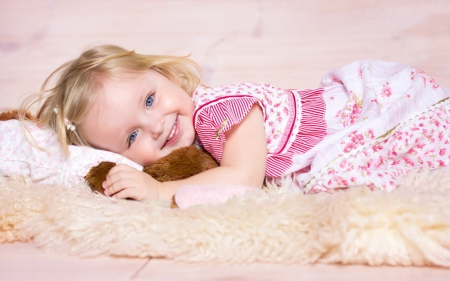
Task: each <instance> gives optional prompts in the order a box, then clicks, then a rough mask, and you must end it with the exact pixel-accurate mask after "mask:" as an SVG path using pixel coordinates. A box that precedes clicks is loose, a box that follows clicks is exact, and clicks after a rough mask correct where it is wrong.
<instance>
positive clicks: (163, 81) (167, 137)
mask: <svg viewBox="0 0 450 281" xmlns="http://www.w3.org/2000/svg"><path fill="white" fill-rule="evenodd" d="M193 111H194V104H193V102H192V100H191V98H190V97H189V95H188V94H187V93H186V92H185V91H184V90H183V89H182V88H181V87H180V86H179V85H178V84H176V83H174V82H172V81H171V80H169V79H168V78H166V77H165V76H164V75H162V74H160V73H159V72H157V71H154V70H148V71H145V72H143V73H137V74H136V73H126V74H123V75H121V76H120V77H112V78H109V79H105V82H104V84H103V89H102V90H101V91H100V92H99V94H98V96H97V97H96V99H95V100H94V102H93V105H92V107H91V108H90V109H89V111H88V113H87V115H86V118H85V120H84V121H83V122H82V124H81V126H80V130H82V131H83V134H84V135H85V136H86V139H87V140H88V142H89V143H90V144H91V145H92V146H93V147H96V148H99V149H105V150H109V151H112V152H115V153H119V154H121V155H123V156H125V157H127V158H129V159H131V160H133V161H135V162H137V163H139V164H141V165H150V164H153V163H155V162H156V160H158V159H159V158H161V157H163V156H166V155H167V154H169V153H170V152H172V151H173V150H175V149H177V148H180V147H183V146H189V145H191V144H192V143H193V142H194V138H195V131H194V127H193V125H192V115H193Z"/></svg>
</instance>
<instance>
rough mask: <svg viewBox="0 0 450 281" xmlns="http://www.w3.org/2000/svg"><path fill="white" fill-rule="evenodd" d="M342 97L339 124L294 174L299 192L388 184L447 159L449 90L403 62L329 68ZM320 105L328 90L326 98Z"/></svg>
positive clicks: (325, 84)
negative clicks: (306, 165)
mask: <svg viewBox="0 0 450 281" xmlns="http://www.w3.org/2000/svg"><path fill="white" fill-rule="evenodd" d="M333 83H340V84H342V85H343V86H344V87H343V89H344V90H345V91H346V94H347V95H348V97H349V98H348V102H347V103H346V104H345V106H344V107H342V109H341V110H339V111H338V113H337V115H338V116H336V117H339V118H341V119H340V120H341V122H342V124H343V125H344V126H345V129H344V130H342V131H340V132H338V133H335V134H330V135H329V136H327V137H326V138H325V139H324V141H323V142H322V143H321V144H320V145H318V146H317V148H316V149H317V151H316V152H317V153H316V154H315V156H314V159H313V161H312V165H311V169H310V170H309V171H307V172H302V173H297V174H296V179H297V181H298V182H300V184H301V186H302V188H303V189H304V191H305V192H318V191H330V190H332V189H335V188H341V187H351V186H359V185H368V186H370V187H372V188H374V189H382V190H388V191H389V190H392V189H394V188H395V187H396V186H397V185H398V184H399V183H400V182H401V181H402V180H403V179H404V178H405V177H406V176H407V174H408V173H409V172H411V171H418V170H422V169H435V168H438V167H444V166H449V165H450V128H449V126H450V105H449V103H450V99H448V98H449V97H450V93H449V91H448V90H446V89H445V88H443V87H442V86H440V85H439V84H438V83H437V82H436V81H435V80H434V79H433V78H431V77H430V76H428V75H427V74H426V73H425V72H423V71H421V70H418V69H415V68H412V67H410V66H407V65H402V64H394V63H386V62H379V61H358V62H355V63H353V64H351V65H348V66H346V67H344V68H340V69H337V70H335V71H332V72H330V73H329V74H328V75H326V76H325V77H324V78H323V80H322V86H323V87H325V88H326V87H328V86H329V85H332V84H333ZM326 98H327V99H329V100H327V101H325V102H326V103H327V106H329V105H332V103H333V96H328V97H326Z"/></svg>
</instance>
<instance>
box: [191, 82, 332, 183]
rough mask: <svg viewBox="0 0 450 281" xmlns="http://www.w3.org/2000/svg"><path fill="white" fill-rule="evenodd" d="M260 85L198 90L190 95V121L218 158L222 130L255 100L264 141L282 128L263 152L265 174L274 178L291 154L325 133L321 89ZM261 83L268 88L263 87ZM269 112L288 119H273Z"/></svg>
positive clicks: (240, 117) (239, 118)
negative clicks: (192, 108) (197, 96)
mask: <svg viewBox="0 0 450 281" xmlns="http://www.w3.org/2000/svg"><path fill="white" fill-rule="evenodd" d="M238 85H239V84H238ZM246 85H247V84H246ZM261 85H262V84H257V86H258V88H254V89H253V88H251V87H247V88H248V90H245V91H243V90H242V89H247V88H245V87H240V88H239V91H230V86H227V87H226V88H224V89H226V93H224V92H220V91H218V90H217V88H215V89H210V90H209V89H206V90H204V91H206V93H205V92H203V93H202V94H201V95H202V96H201V97H202V99H197V100H196V99H195V98H194V102H196V103H197V106H196V110H195V112H194V125H195V130H196V132H197V136H198V139H199V140H200V142H201V144H202V145H203V147H204V148H205V149H206V150H207V151H208V152H209V153H211V155H212V156H213V157H214V158H215V159H216V160H217V161H218V162H220V161H221V159H222V155H223V144H224V142H225V135H224V133H225V132H226V131H228V130H229V129H230V128H231V127H232V126H233V125H235V124H238V123H240V122H241V121H242V120H243V119H244V118H245V116H246V115H247V114H248V112H249V111H250V109H251V108H252V106H253V105H254V104H255V103H258V104H259V105H260V106H261V108H262V109H263V113H264V123H265V131H266V135H267V142H268V144H269V143H270V142H271V141H274V140H273V139H272V138H273V137H274V136H273V135H272V134H271V133H270V132H275V131H280V130H281V131H282V137H278V139H277V141H278V142H280V141H282V143H277V145H276V146H275V147H276V149H272V151H270V149H269V148H268V154H267V166H266V176H268V177H272V178H276V177H280V176H283V175H284V174H285V171H286V170H287V169H288V168H289V167H291V165H292V157H293V156H294V155H296V154H301V153H304V152H306V151H308V150H309V149H311V148H312V147H313V146H314V145H316V144H317V143H318V142H320V141H321V140H322V139H323V137H324V136H325V133H326V123H325V120H324V114H325V103H324V101H323V98H322V92H323V89H322V88H318V89H314V90H281V89H280V91H274V90H273V87H272V86H270V85H267V84H264V85H263V86H261ZM247 86H248V85H247ZM261 87H268V88H269V87H271V88H269V90H267V91H264V88H263V89H261ZM268 93H270V94H272V93H273V95H274V96H275V95H276V96H277V99H275V97H274V99H273V100H271V96H270V95H268ZM194 95H195V94H194ZM205 96H207V97H208V98H205ZM280 96H281V101H282V102H281V104H283V105H286V108H284V111H283V110H282V109H281V108H279V107H280ZM200 100H201V101H200ZM272 114H273V115H277V116H278V117H279V118H282V119H289V121H287V120H285V122H279V123H277V122H273V116H272ZM271 120H272V121H271ZM291 120H293V121H292V122H291ZM274 124H278V126H276V125H274ZM279 124H284V128H279V126H280V125H279Z"/></svg>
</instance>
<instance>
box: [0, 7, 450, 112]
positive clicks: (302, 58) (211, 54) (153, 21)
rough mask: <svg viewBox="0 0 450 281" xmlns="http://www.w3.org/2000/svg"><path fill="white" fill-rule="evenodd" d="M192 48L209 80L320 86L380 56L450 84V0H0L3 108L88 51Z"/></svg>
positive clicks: (213, 82)
mask: <svg viewBox="0 0 450 281" xmlns="http://www.w3.org/2000/svg"><path fill="white" fill-rule="evenodd" d="M103 43H112V44H119V45H122V46H123V47H126V48H128V49H135V50H136V51H138V52H143V53H153V54H173V55H187V54H191V55H192V58H193V59H195V60H196V61H197V62H198V63H200V65H201V66H202V67H203V69H204V71H205V74H206V81H205V82H206V83H207V84H208V85H211V86H217V85H220V84H223V83H230V82H239V81H248V82H252V81H262V82H268V83H272V84H274V85H276V86H280V87H289V88H294V87H296V88H311V87H316V86H317V85H318V83H319V81H320V79H321V77H322V76H323V75H324V74H325V73H326V72H328V71H329V70H331V69H333V68H336V67H340V66H343V65H345V64H347V63H350V62H351V61H353V60H357V59H363V58H373V59H381V60H388V61H398V62H403V63H408V64H412V65H414V66H416V67H418V68H420V69H422V70H425V71H426V72H428V73H429V74H430V75H432V76H433V77H435V78H436V80H437V81H438V82H440V84H441V85H443V86H445V87H447V88H450V66H449V64H450V1H449V0H427V1H425V0H280V1H277V0H228V1H225V0H224V1H219V0H184V1H183V0H41V1H37V0H20V1H15V0H0V110H4V109H7V108H12V107H15V106H16V105H17V103H18V101H19V99H20V97H21V96H22V95H24V94H27V93H30V92H35V91H37V90H39V87H40V84H41V83H42V82H43V81H44V79H45V78H46V76H47V75H48V74H50V72H51V71H52V70H53V69H55V68H56V67H57V66H59V65H60V64H62V63H63V62H65V61H67V60H69V59H72V58H74V57H76V56H77V55H78V54H79V53H80V52H81V51H83V50H84V49H86V48H88V47H90V46H93V45H98V44H103Z"/></svg>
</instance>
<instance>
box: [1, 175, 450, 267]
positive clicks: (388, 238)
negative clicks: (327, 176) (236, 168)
mask: <svg viewBox="0 0 450 281" xmlns="http://www.w3.org/2000/svg"><path fill="white" fill-rule="evenodd" d="M286 185H287V184H286ZM13 241H21V242H29V243H33V244H35V245H37V246H39V247H42V248H44V249H47V250H51V251H54V252H55V251H56V252H60V253H68V254H74V255H79V256H87V257H95V256H102V255H112V256H132V257H149V256H151V257H166V258H171V259H179V260H185V261H219V262H231V263H252V262H270V263H286V264H288V263H303V264H305V263H343V264H369V265H383V264H385V265H416V266H421V265H436V266H445V267H450V171H449V172H446V171H444V170H438V171H433V172H423V173H421V174H417V175H415V176H411V177H409V178H408V180H407V181H406V182H405V183H404V184H403V185H402V186H400V187H399V188H398V189H396V190H394V191H393V192H390V193H382V192H378V191H375V192H372V191H370V190H369V189H368V188H365V187H358V188H350V189H348V190H343V191H338V192H335V193H333V194H325V193H324V194H315V195H303V194H293V192H291V191H289V190H288V189H286V188H285V187H281V188H275V187H271V188H269V189H268V190H267V191H262V190H261V191H258V192H256V193H254V194H251V195H249V196H247V197H245V198H233V199H231V200H230V201H228V202H226V203H224V204H220V205H202V206H194V207H192V208H188V209H184V210H173V209H170V208H169V207H168V206H167V205H164V204H161V203H158V202H145V203H139V202H133V201H127V200H113V199H110V198H106V197H103V196H101V195H98V194H93V193H91V192H90V191H89V189H88V188H87V186H85V185H81V186H78V187H77V188H65V187H60V186H51V185H48V186H38V185H33V184H30V183H27V182H26V181H24V180H20V179H6V178H3V177H0V242H1V243H6V242H13Z"/></svg>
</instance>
